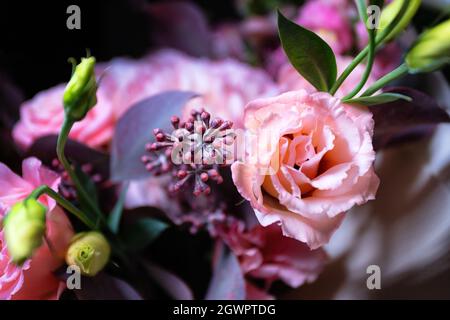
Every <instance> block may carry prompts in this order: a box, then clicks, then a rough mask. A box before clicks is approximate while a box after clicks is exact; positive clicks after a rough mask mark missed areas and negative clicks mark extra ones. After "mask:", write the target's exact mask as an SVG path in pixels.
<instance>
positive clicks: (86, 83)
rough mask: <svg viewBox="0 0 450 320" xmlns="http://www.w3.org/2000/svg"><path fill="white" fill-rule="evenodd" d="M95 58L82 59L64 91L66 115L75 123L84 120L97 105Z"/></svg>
mask: <svg viewBox="0 0 450 320" xmlns="http://www.w3.org/2000/svg"><path fill="white" fill-rule="evenodd" d="M94 67H95V58H94V57H89V58H81V62H80V63H79V64H78V65H77V66H76V67H75V71H74V72H73V74H72V77H71V78H70V81H69V83H68V84H67V86H66V89H65V90H64V96H63V104H64V110H65V112H66V115H67V116H68V117H70V118H71V119H72V120H74V121H79V120H82V119H83V118H84V117H85V116H86V113H87V112H88V111H89V110H90V109H91V108H92V107H93V106H95V104H96V103H97V95H96V93H97V80H96V78H95V72H94Z"/></svg>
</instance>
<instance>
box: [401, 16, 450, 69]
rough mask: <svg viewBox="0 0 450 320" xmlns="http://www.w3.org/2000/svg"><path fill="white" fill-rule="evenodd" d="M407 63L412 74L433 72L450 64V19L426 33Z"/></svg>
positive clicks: (412, 51)
mask: <svg viewBox="0 0 450 320" xmlns="http://www.w3.org/2000/svg"><path fill="white" fill-rule="evenodd" d="M405 61H406V65H407V66H408V68H409V71H410V72H411V73H419V72H431V71H434V70H436V69H439V68H440V67H442V66H443V65H444V64H446V63H450V19H449V20H446V21H444V22H442V23H440V24H438V25H437V26H435V27H434V28H431V29H429V30H427V31H425V32H424V33H423V34H422V35H421V36H420V37H419V39H417V41H416V43H415V44H414V45H413V47H412V48H411V49H410V50H409V52H408V53H407V54H406V58H405Z"/></svg>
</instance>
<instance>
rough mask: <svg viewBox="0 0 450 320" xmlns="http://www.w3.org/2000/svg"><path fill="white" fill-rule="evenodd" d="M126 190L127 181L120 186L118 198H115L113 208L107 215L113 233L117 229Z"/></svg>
mask: <svg viewBox="0 0 450 320" xmlns="http://www.w3.org/2000/svg"><path fill="white" fill-rule="evenodd" d="M127 191H128V183H127V184H126V185H125V186H124V187H123V188H122V191H121V192H120V195H119V199H117V202H116V204H115V205H114V208H113V209H112V211H111V213H110V214H109V217H108V225H109V228H110V229H111V231H112V232H113V233H117V232H118V231H119V224H120V218H121V217H122V212H123V204H124V202H125V196H126V195H127Z"/></svg>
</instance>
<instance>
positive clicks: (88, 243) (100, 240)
mask: <svg viewBox="0 0 450 320" xmlns="http://www.w3.org/2000/svg"><path fill="white" fill-rule="evenodd" d="M110 254H111V247H110V246H109V243H108V240H106V238H105V237H104V236H103V235H102V234H101V233H100V232H97V231H89V232H82V233H79V234H77V235H75V236H74V237H73V239H72V242H71V245H70V246H69V250H67V254H66V263H67V264H68V265H76V266H78V267H79V268H80V270H81V273H82V274H83V275H85V276H90V277H93V276H95V275H96V274H97V273H98V272H100V271H101V270H103V268H104V267H105V266H106V264H107V263H108V261H109V256H110Z"/></svg>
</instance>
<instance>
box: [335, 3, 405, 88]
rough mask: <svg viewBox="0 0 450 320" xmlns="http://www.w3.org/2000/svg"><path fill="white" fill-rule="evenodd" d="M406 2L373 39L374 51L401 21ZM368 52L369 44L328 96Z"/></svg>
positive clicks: (345, 71)
mask: <svg viewBox="0 0 450 320" xmlns="http://www.w3.org/2000/svg"><path fill="white" fill-rule="evenodd" d="M408 4H409V2H408V1H403V3H402V6H401V8H400V10H399V12H398V14H397V15H396V16H395V18H394V20H392V21H391V23H390V24H389V25H388V26H387V27H386V28H384V29H383V31H382V32H381V33H379V34H378V35H377V36H376V38H375V50H376V49H378V48H379V46H380V45H381V44H383V42H384V40H385V39H386V37H387V36H388V35H389V34H390V33H391V32H392V30H394V28H395V27H396V26H397V24H398V22H399V21H400V20H401V18H402V17H403V15H404V14H405V12H406V9H408ZM369 52H370V44H369V45H367V46H366V47H365V48H364V49H363V50H362V51H361V52H360V53H359V54H358V55H357V56H356V57H355V58H354V59H353V61H352V62H351V63H350V64H349V65H348V66H347V68H345V70H344V71H343V72H342V74H341V75H340V76H339V78H338V79H337V80H336V82H335V83H334V85H333V86H332V87H331V89H330V94H331V95H334V94H335V93H336V91H337V90H338V89H339V87H340V86H341V85H342V83H344V81H345V79H347V77H348V76H349V75H350V73H352V71H353V70H354V69H355V68H356V66H357V65H358V64H360V63H361V62H362V61H363V60H364V59H365V58H366V56H367V55H368V54H369Z"/></svg>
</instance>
